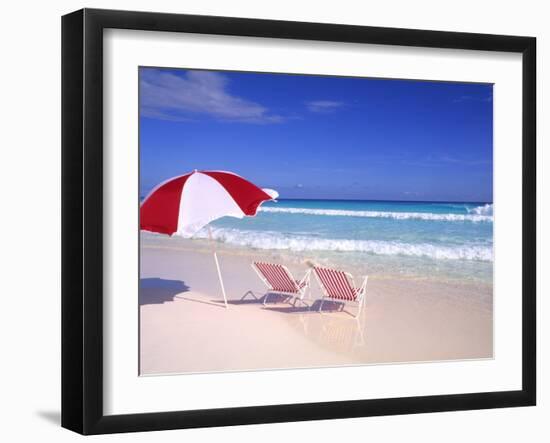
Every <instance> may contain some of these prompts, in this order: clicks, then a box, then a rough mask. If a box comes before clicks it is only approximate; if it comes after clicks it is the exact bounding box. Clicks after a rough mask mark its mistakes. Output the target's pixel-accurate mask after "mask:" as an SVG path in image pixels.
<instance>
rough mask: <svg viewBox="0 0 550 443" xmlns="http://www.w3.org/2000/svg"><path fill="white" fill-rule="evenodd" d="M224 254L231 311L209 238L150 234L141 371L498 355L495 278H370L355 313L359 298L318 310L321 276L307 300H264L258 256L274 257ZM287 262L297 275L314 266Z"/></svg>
mask: <svg viewBox="0 0 550 443" xmlns="http://www.w3.org/2000/svg"><path fill="white" fill-rule="evenodd" d="M218 256H219V259H220V265H221V269H222V272H223V276H224V283H225V288H226V292H227V296H228V301H229V307H228V308H227V309H225V308H224V307H223V303H222V300H223V299H222V295H221V290H220V286H219V282H218V279H217V274H216V268H215V264H214V259H213V256H212V253H211V251H209V249H208V247H207V246H205V244H202V246H201V247H197V243H192V242H190V243H189V247H181V244H178V247H177V248H170V247H167V246H166V244H161V245H159V244H156V243H155V242H151V241H149V240H147V239H144V238H143V237H142V242H141V263H140V267H141V270H140V273H141V276H140V297H139V298H140V300H139V303H140V373H141V374H142V375H153V374H169V373H190V372H217V371H243V370H257V369H277V368H307V367H331V366H332V367H333V366H342V365H361V364H375V363H400V362H419V361H440V360H452V359H459V360H463V359H482V358H492V356H493V317H492V287H491V286H490V285H487V284H485V285H483V284H476V283H472V282H470V283H465V282H456V281H439V280H430V279H414V278H403V277H399V276H391V275H382V274H379V275H369V283H368V286H367V295H366V299H365V307H364V309H363V312H362V313H361V315H360V316H359V318H358V319H357V320H356V319H354V318H353V316H352V315H350V313H352V314H354V313H355V312H356V311H355V309H356V307H355V305H353V304H348V305H345V307H344V311H337V310H336V309H338V308H340V307H341V306H340V305H339V304H330V303H328V304H327V303H325V304H324V305H323V311H322V313H319V312H318V307H319V298H320V296H321V290H320V288H319V287H318V286H317V283H316V282H315V281H314V279H312V282H313V283H312V293H311V298H308V299H306V300H305V301H306V303H307V304H308V305H309V307H306V306H304V305H303V304H301V303H299V302H298V303H296V304H295V305H292V304H290V303H288V302H285V300H283V299H282V298H280V297H277V296H270V299H269V303H268V305H267V306H265V307H264V305H263V303H262V301H263V297H264V295H265V287H264V286H263V283H262V282H261V281H260V279H259V278H258V276H257V275H256V274H255V273H254V271H253V270H252V268H251V267H250V263H251V262H252V261H253V260H258V259H271V260H274V259H276V258H274V257H272V256H271V255H270V254H269V253H266V252H260V251H230V250H224V251H220V253H219V254H218ZM286 264H288V267H289V269H290V270H291V272H292V273H293V274H294V275H295V277H296V278H301V277H302V276H303V274H304V272H305V271H306V270H307V269H308V268H307V265H306V264H305V263H298V262H294V261H292V260H289V261H288V262H287V263H286ZM358 280H359V275H358V274H357V277H356V282H357V281H358ZM249 291H251V293H252V294H253V295H254V296H252V295H251V294H250V293H249ZM247 293H248V295H247V296H246V297H245V298H244V299H243V296H244V295H245V294H247Z"/></svg>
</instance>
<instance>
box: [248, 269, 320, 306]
mask: <svg viewBox="0 0 550 443" xmlns="http://www.w3.org/2000/svg"><path fill="white" fill-rule="evenodd" d="M256 263H260V262H254V263H252V264H251V265H250V266H251V267H252V269H254V272H256V274H257V275H258V277H260V280H261V281H262V282H263V283H264V285H265V286H266V288H267V291H266V293H265V298H264V301H263V305H264V306H266V305H267V300H268V298H269V295H270V294H281V295H286V296H287V300H291V299H292V298H294V304H296V301H297V300H300V301H301V302H302V303H304V304H306V303H305V302H304V297H305V295H306V292H307V290H308V289H309V287H310V278H311V269H308V270H307V271H306V273H305V274H304V276H303V277H302V279H301V280H296V279H295V278H294V276H293V275H292V273H291V272H290V271H289V269H288V268H287V267H286V266H285V265H281V264H276V263H268V262H261V263H264V264H267V265H271V266H275V265H277V266H280V267H281V268H282V269H283V270H284V272H285V273H286V275H287V277H288V279H289V280H290V281H291V282H292V285H293V286H294V288H295V292H287V291H283V290H280V289H275V288H274V287H273V286H272V285H271V283H270V282H269V280H268V279H267V278H266V277H265V276H264V274H263V273H262V272H261V271H260V270H259V269H258V267H257V266H256ZM297 281H298V283H296V282H297Z"/></svg>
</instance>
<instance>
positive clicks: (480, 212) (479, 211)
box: [468, 203, 493, 217]
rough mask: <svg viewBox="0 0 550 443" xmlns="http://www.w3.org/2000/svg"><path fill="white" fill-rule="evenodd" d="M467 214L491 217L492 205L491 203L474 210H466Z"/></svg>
mask: <svg viewBox="0 0 550 443" xmlns="http://www.w3.org/2000/svg"><path fill="white" fill-rule="evenodd" d="M468 212H469V213H470V214H475V215H486V216H491V217H492V216H493V204H492V203H487V204H485V205H483V206H477V207H475V208H472V209H468Z"/></svg>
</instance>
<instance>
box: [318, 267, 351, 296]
mask: <svg viewBox="0 0 550 443" xmlns="http://www.w3.org/2000/svg"><path fill="white" fill-rule="evenodd" d="M313 269H314V271H315V273H316V275H317V277H318V278H319V281H320V282H321V284H322V285H323V287H324V288H325V291H326V295H327V296H328V297H331V298H335V299H338V300H350V301H353V300H355V299H356V298H357V289H356V288H354V287H353V286H352V285H351V283H350V281H349V279H348V276H347V275H346V273H345V272H343V271H337V270H335V269H329V268H318V267H314V268H313Z"/></svg>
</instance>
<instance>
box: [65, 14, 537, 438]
mask: <svg viewBox="0 0 550 443" xmlns="http://www.w3.org/2000/svg"><path fill="white" fill-rule="evenodd" d="M107 28H118V29H132V30H147V31H171V32H187V33H189V32H191V33H199V34H217V35H227V36H249V37H269V38H280V39H301V40H317V41H327V42H353V43H369V44H378V45H398V46H416V47H430V48H455V49H470V50H480V51H503V52H512V53H520V54H522V64H523V80H522V81H523V85H522V88H523V98H522V100H523V103H522V131H523V134H522V144H523V146H522V149H523V165H522V167H523V189H522V194H523V208H522V211H523V213H522V220H523V233H522V239H523V246H522V247H523V250H522V251H523V257H522V263H523V265H522V334H523V335H522V359H523V360H522V389H521V390H517V391H505V392H477V393H465V394H456V395H435V396H419V397H404V398H391V399H371V400H357V401H336V402H323V403H308V404H289V405H265V406H260V407H237V408H228V409H209V410H191V411H177V412H160V413H142V414H131V415H108V416H107V415H104V413H103V407H102V405H103V375H102V374H103V334H102V327H103V318H102V316H103V299H102V284H103V280H102V278H103V275H102V269H103V246H102V245H103V228H102V221H103V209H102V205H103V200H102V195H103V184H102V183H103V182H102V177H103V166H102V165H103V163H102V160H103V147H102V138H103V111H102V109H103V88H102V83H103V30H104V29H107ZM535 66H536V39H535V38H533V37H516V36H503V35H485V34H471V33H456V32H440V31H422V30H411V29H390V28H377V27H364V26H348V25H337V24H320V23H301V22H288V21H274V20H256V19H244V18H229V17H210V16H196V15H179V14H161V13H150V12H127V11H110V10H97V9H83V10H79V11H76V12H73V13H71V14H68V15H65V16H63V18H62V426H63V427H65V428H68V429H71V430H73V431H76V432H79V433H82V434H105V433H115V432H132V431H151V430H162V429H179V428H195V427H211V426H229V425H241V424H255V423H273V422H285V421H301V420H321V419H332V418H346V417H363V416H379V415H393V414H414V413H424V412H437V411H458V410H467V409H485V408H502V407H513V406H530V405H535V403H536V353H535V350H536V342H535V339H536V337H535V331H536V141H535V140H536V137H535V132H536V118H535V115H536V89H535V87H536V69H535Z"/></svg>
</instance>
